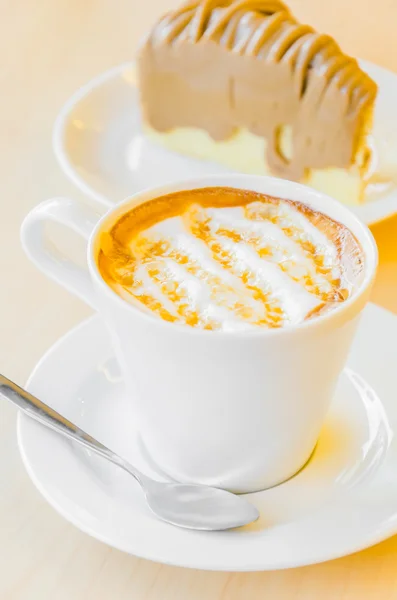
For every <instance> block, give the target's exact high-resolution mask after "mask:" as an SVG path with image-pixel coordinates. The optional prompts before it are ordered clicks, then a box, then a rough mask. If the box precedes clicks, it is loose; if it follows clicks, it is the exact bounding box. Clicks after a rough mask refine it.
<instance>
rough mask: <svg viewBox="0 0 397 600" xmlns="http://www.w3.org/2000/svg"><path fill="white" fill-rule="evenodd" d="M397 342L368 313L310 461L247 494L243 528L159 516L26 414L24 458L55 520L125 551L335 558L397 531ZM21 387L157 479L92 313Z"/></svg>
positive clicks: (215, 560)
mask: <svg viewBox="0 0 397 600" xmlns="http://www.w3.org/2000/svg"><path fill="white" fill-rule="evenodd" d="M214 335H216V334H214ZM396 340H397V318H396V317H394V316H393V315H391V314H390V313H388V312H386V311H384V310H382V309H380V308H377V307H375V306H369V307H368V308H367V309H366V310H365V313H364V315H363V319H362V323H361V327H360V330H359V333H358V336H357V339H356V341H355V344H354V348H353V351H352V353H351V355H350V358H349V361H348V365H349V366H348V368H347V369H346V371H345V373H344V374H343V376H342V378H341V381H340V384H339V387H338V391H337V393H336V396H335V399H334V402H333V405H332V407H331V410H330V412H329V415H328V417H327V420H326V423H325V426H324V429H323V431H322V434H321V437H320V440H319V443H318V445H317V448H316V450H315V452H314V455H313V457H312V458H311V460H310V461H309V463H308V464H307V465H306V467H305V468H304V469H303V470H302V471H301V472H300V473H298V474H297V475H296V476H295V477H293V478H292V479H290V480H289V481H287V482H286V483H284V484H282V485H280V486H278V487H275V488H273V489H271V490H267V491H264V492H259V493H255V494H251V495H250V500H251V501H252V502H253V503H255V504H256V505H257V506H258V508H259V509H260V512H261V518H260V520H259V521H258V522H257V523H255V524H253V525H251V526H248V527H246V528H242V529H239V530H234V531H228V532H222V533H204V532H192V531H187V530H182V529H178V528H176V527H173V526H171V525H167V524H166V523H163V522H160V521H158V520H157V519H156V518H155V517H154V515H152V514H151V513H150V511H149V510H148V508H147V507H146V504H145V501H144V499H143V496H142V493H141V491H140V490H139V488H138V486H137V484H136V483H135V482H134V481H133V480H132V478H131V477H129V476H128V475H127V474H126V473H124V472H122V471H121V470H118V469H117V468H116V467H114V466H113V465H109V464H107V463H105V462H103V461H102V459H100V458H98V457H97V456H93V455H90V453H89V452H87V451H85V450H82V449H81V448H80V447H77V446H76V445H74V444H73V443H71V442H69V441H67V440H65V439H63V438H61V437H58V436H57V434H55V433H53V432H51V431H49V430H46V429H44V428H43V427H42V426H40V425H39V424H38V423H36V422H34V421H31V420H30V419H29V418H28V417H26V416H24V415H22V416H20V418H19V421H18V439H19V447H20V450H21V454H22V458H23V461H24V463H25V466H26V468H27V470H28V472H29V475H30V477H31V478H32V480H33V482H34V484H35V485H36V486H37V488H38V489H39V490H40V492H41V493H42V494H43V496H44V497H45V498H46V499H47V500H48V502H49V503H50V504H51V505H52V506H53V507H54V508H55V509H56V510H57V511H58V512H59V513H60V514H61V515H63V516H64V517H65V518H66V519H68V520H69V521H71V522H72V523H74V524H75V525H76V526H77V527H79V528H80V529H82V530H83V531H85V532H87V533H89V534H90V535H92V536H94V537H96V538H98V539H99V540H102V541H104V542H106V543H107V544H109V545H110V546H114V547H115V548H118V549H121V550H124V551H125V552H129V553H132V554H135V555H138V556H142V557H145V558H148V559H152V560H155V561H160V562H164V563H169V564H173V565H179V566H185V567H194V568H200V569H214V570H230V571H253V570H264V569H280V568H285V567H293V566H300V565H307V564H311V563H316V562H320V561H325V560H328V559H332V558H336V557H339V556H342V555H345V554H348V553H351V552H355V551H357V550H360V549H362V548H365V547H367V546H369V545H371V544H374V543H376V542H379V541H381V540H383V539H384V538H386V537H388V536H390V535H392V534H394V533H396V532H397V469H396V464H397V441H396V440H395V438H393V431H394V430H395V429H396V427H397V403H396V383H397V373H396ZM325 359H326V357H325ZM286 375H287V374H286ZM153 376H155V373H154V374H153ZM28 387H29V389H30V390H31V391H32V392H33V393H36V394H37V395H38V396H39V397H41V398H42V399H43V400H44V401H46V402H48V403H49V404H51V405H52V406H53V407H54V408H55V409H57V410H59V411H60V412H62V413H64V414H65V415H66V416H67V417H69V418H71V419H73V420H75V421H76V422H77V423H78V424H79V425H80V426H81V427H82V428H83V429H85V430H87V431H88V432H89V433H91V434H93V435H94V436H97V437H98V439H99V440H101V441H102V442H103V443H105V444H108V445H109V446H110V447H111V448H112V449H114V450H116V451H118V452H119V453H120V454H122V455H124V456H125V457H126V458H128V459H129V460H130V461H131V462H133V463H134V464H136V465H137V466H138V467H139V468H141V469H142V470H143V471H145V472H147V473H151V474H154V475H155V476H156V475H158V476H160V477H161V474H158V473H157V474H156V468H155V466H154V465H150V464H149V463H148V461H147V457H145V456H144V454H143V450H142V446H141V444H140V442H139V436H138V435H137V434H136V433H135V432H134V430H133V427H134V416H133V414H132V409H131V406H130V404H129V402H128V399H127V398H126V396H125V393H124V386H123V383H122V381H121V380H120V377H119V375H118V369H117V365H116V363H115V361H114V359H113V358H112V353H111V349H110V343H109V339H108V335H107V333H106V331H105V328H104V326H103V325H102V323H101V321H100V320H99V319H98V318H97V317H95V318H93V319H91V320H89V321H87V322H85V323H83V324H82V325H80V326H79V327H78V328H77V329H74V330H73V331H71V332H70V333H69V334H68V335H67V336H66V337H64V338H63V339H62V340H60V341H59V342H58V343H57V344H56V345H55V346H54V347H53V348H52V349H51V350H50V351H49V352H48V353H47V354H46V355H45V356H44V358H43V359H42V360H41V361H40V363H39V365H38V366H37V367H36V369H35V371H34V373H33V375H32V376H31V378H30V380H29V383H28Z"/></svg>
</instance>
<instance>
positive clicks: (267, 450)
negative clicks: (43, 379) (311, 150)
mask: <svg viewBox="0 0 397 600" xmlns="http://www.w3.org/2000/svg"><path fill="white" fill-rule="evenodd" d="M208 186H232V187H236V188H243V189H250V190H254V191H257V192H263V193H267V194H270V195H273V196H278V197H281V198H288V199H291V200H298V201H301V202H304V203H306V204H308V205H309V206H310V207H312V208H313V209H315V210H319V211H322V212H323V213H325V214H326V215H329V216H330V217H332V218H334V219H335V220H337V221H339V222H341V223H343V224H344V225H346V226H347V227H348V228H349V229H350V230H351V231H352V232H353V233H354V235H355V236H356V237H357V239H358V240H359V241H360V243H361V245H362V248H363V251H364V254H365V275H364V278H363V281H362V283H361V285H360V287H359V289H358V290H357V291H356V292H355V294H354V295H353V296H352V297H351V298H349V299H348V300H347V301H346V302H344V303H342V304H341V305H340V306H339V307H338V308H336V309H334V310H333V311H330V312H328V313H326V314H324V315H322V316H318V317H316V318H313V319H312V320H308V321H306V322H304V323H302V324H300V325H298V326H293V327H286V328H281V329H271V330H268V329H261V330H258V331H245V332H213V331H204V330H199V329H195V328H191V327H188V326H185V325H178V324H175V323H169V322H166V321H163V320H161V319H159V318H157V317H155V316H152V315H150V314H148V313H146V312H145V311H143V310H140V309H139V307H135V306H133V305H131V304H128V303H127V302H125V301H124V300H123V299H121V298H120V297H119V296H118V295H117V294H116V293H115V292H114V291H113V290H112V289H111V288H110V287H109V286H108V285H107V284H106V283H105V281H104V280H103V279H102V277H101V275H100V273H99V271H98V268H97V264H96V255H97V252H98V245H99V235H98V234H99V233H100V232H101V231H104V230H106V229H109V228H110V227H111V225H112V224H113V223H114V222H115V221H116V220H117V218H118V217H119V216H120V215H122V214H123V213H125V212H126V211H128V209H129V208H131V207H132V206H135V205H137V204H140V203H142V202H145V201H147V200H150V199H152V198H156V197H159V196H161V195H163V194H168V193H170V192H174V191H178V190H186V189H194V188H202V187H208ZM46 221H56V222H58V223H63V224H64V225H66V226H67V227H69V228H71V229H73V230H74V231H77V232H78V233H80V234H81V235H82V236H84V237H85V238H86V239H87V240H88V251H87V264H88V269H86V270H85V269H82V268H80V267H78V266H77V265H75V264H74V263H73V262H72V261H71V260H69V259H68V258H66V257H59V255H57V254H56V253H54V252H53V251H51V250H49V249H48V247H47V246H48V245H46V243H45V242H46V239H45V237H46V236H45V234H44V228H43V225H44V223H45V222H46ZM22 242H23V246H24V248H25V250H26V252H27V254H28V256H29V257H30V259H31V260H32V261H33V262H34V263H35V264H36V265H37V266H38V267H39V268H40V269H42V270H43V271H44V272H45V273H46V274H47V275H49V276H50V277H52V278H53V279H55V280H56V281H58V282H59V283H61V284H62V285H63V286H65V287H66V288H67V289H69V290H70V291H71V292H73V293H75V294H77V295H78V296H79V297H80V298H82V299H83V300H85V301H86V302H88V303H89V304H90V305H91V306H93V307H94V308H95V309H96V310H97V311H98V312H99V313H100V315H101V316H102V317H103V319H104V321H105V323H106V324H107V326H108V329H109V331H110V334H111V336H112V340H113V344H114V350H115V353H116V356H117V359H118V361H119V363H120V366H121V369H122V373H123V376H124V379H125V384H126V386H127V390H128V394H129V399H130V402H131V403H132V405H133V409H134V413H135V418H136V422H135V423H131V428H132V429H133V428H134V429H135V428H136V427H138V428H139V431H140V434H141V436H142V439H143V442H144V444H145V446H146V449H147V452H148V453H149V454H150V455H151V457H152V459H153V460H154V461H155V462H156V463H157V464H158V465H159V467H160V468H161V469H162V470H163V471H165V472H166V473H168V474H169V475H170V476H171V477H173V478H175V479H176V480H178V481H183V482H196V483H201V484H207V485H213V486H217V487H222V488H226V489H229V490H232V491H237V492H249V491H254V490H260V489H264V488H267V487H270V486H273V485H276V484H277V483H280V482H282V481H284V480H286V479H287V478H289V477H291V476H292V475H293V474H294V473H296V472H297V471H298V470H299V469H300V468H301V467H302V466H303V465H304V464H305V462H306V461H307V460H308V459H309V457H310V455H311V453H312V451H313V449H314V447H315V444H316V442H317V439H318V436H319V433H320V429H321V426H322V424H323V421H324V418H325V415H326V413H327V410H328V407H329V404H330V402H331V400H332V396H333V393H334V389H335V385H336V383H337V380H338V376H339V374H340V373H341V371H342V369H343V366H344V364H345V361H346V357H347V355H348V352H349V348H350V345H351V342H352V339H353V336H354V332H355V329H356V326H357V321H358V317H359V315H360V313H361V311H362V310H363V308H364V306H365V304H366V302H367V300H368V296H369V293H370V289H371V284H372V282H373V280H374V276H375V272H376V266H377V248H376V244H375V241H374V239H373V237H372V235H371V233H370V231H369V230H368V228H367V227H366V226H365V225H364V224H363V223H361V222H360V221H359V220H358V219H357V218H356V217H355V216H354V215H353V214H352V213H351V212H350V211H349V210H348V209H347V208H345V207H344V206H343V205H342V204H340V203H339V202H337V201H335V200H332V199H331V198H329V197H327V196H325V195H323V194H321V193H318V192H316V191H314V190H312V189H310V188H307V187H305V186H303V185H299V184H296V183H293V182H290V181H285V180H279V179H274V178H271V177H259V176H251V175H237V174H236V175H221V176H211V177H202V178H199V179H191V180H186V181H181V182H177V183H171V184H168V185H163V186H161V187H157V188H154V189H150V190H145V191H142V192H139V193H137V194H135V195H134V196H133V197H132V198H130V199H128V200H126V201H125V202H122V203H121V204H119V205H118V206H116V207H114V208H112V209H111V210H110V211H109V212H108V213H107V214H106V215H105V216H104V217H102V218H99V217H98V215H97V214H96V213H95V212H94V211H91V210H90V209H88V208H86V207H83V206H82V205H80V204H78V203H76V202H73V201H72V200H68V199H65V198H55V199H53V200H49V201H47V202H44V203H43V204H41V205H39V206H37V207H36V208H34V209H33V210H32V212H31V213H30V214H29V215H28V216H27V218H26V219H25V221H24V223H23V226H22ZM109 409H110V410H111V408H110V407H109Z"/></svg>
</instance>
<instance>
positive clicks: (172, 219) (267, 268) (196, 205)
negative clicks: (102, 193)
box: [98, 187, 364, 331]
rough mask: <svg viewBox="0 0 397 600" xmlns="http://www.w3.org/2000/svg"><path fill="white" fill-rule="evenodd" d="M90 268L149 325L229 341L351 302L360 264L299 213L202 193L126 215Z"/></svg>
mask: <svg viewBox="0 0 397 600" xmlns="http://www.w3.org/2000/svg"><path fill="white" fill-rule="evenodd" d="M98 266H99V270H100V273H101V275H102V277H103V279H104V280H105V281H106V282H107V283H108V285H109V286H110V287H111V288H112V289H113V290H114V291H115V292H116V293H117V294H119V295H120V296H121V297H122V298H124V299H125V300H127V301H128V302H131V303H132V304H134V305H136V306H138V307H140V308H141V309H142V310H145V311H149V312H151V313H152V314H153V315H154V316H157V317H159V318H162V319H164V320H166V321H169V322H175V323H179V324H185V325H189V326H192V327H198V328H201V329H210V330H224V331H238V330H248V329H257V328H260V327H265V328H279V327H286V326H289V325H296V324H298V323H301V322H303V321H305V320H306V319H311V318H314V317H316V316H318V315H321V314H324V313H325V312H327V311H329V310H332V309H333V308H335V307H336V306H338V305H339V304H340V303H341V302H344V301H345V300H347V299H348V298H349V297H350V296H351V295H352V294H354V291H355V289H356V288H357V286H358V284H359V282H360V281H361V278H362V275H363V272H364V256H363V251H362V249H361V246H360V244H359V242H358V241H357V240H356V238H355V237H354V235H353V234H352V233H351V232H350V230H349V229H348V228H347V227H345V226H344V225H342V224H341V223H338V222H336V221H335V220H333V219H331V218H330V217H328V216H326V215H324V214H322V213H321V212H318V211H315V210H313V209H311V208H309V207H308V206H306V205H305V204H302V203H300V202H296V201H292V200H285V199H280V198H275V197H272V196H268V195H265V194H260V193H257V192H253V191H247V190H240V189H234V188H228V187H211V188H202V189H195V190H187V191H182V192H175V193H172V194H168V195H166V196H162V197H160V198H157V199H154V200H150V201H147V202H145V203H143V204H141V205H139V206H137V207H134V208H132V209H130V210H129V211H128V212H126V213H125V214H124V215H123V216H121V217H120V218H119V219H118V221H117V222H116V223H115V224H114V225H113V226H112V228H111V229H110V230H109V231H105V232H102V234H101V236H100V249H99V254H98Z"/></svg>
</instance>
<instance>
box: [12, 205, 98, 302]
mask: <svg viewBox="0 0 397 600" xmlns="http://www.w3.org/2000/svg"><path fill="white" fill-rule="evenodd" d="M101 216H102V215H100V214H98V213H97V212H95V211H94V210H93V209H90V208H88V207H87V206H84V205H83V204H80V203H78V202H75V201H73V200H70V199H69V198H53V199H51V200H47V201H45V202H42V203H41V204H39V205H38V206H36V207H35V208H34V209H33V210H32V211H31V212H30V213H29V214H28V216H27V217H26V218H25V220H24V222H23V224H22V227H21V241H22V246H23V248H24V250H25V252H26V254H27V255H28V257H29V258H30V260H31V261H32V262H33V263H34V264H35V265H36V266H37V267H38V268H39V269H40V270H41V271H43V272H44V273H45V274H46V275H48V276H49V277H50V278H51V279H53V280H54V281H56V282H57V283H59V284H60V285H62V286H63V287H65V288H66V289H67V290H68V291H70V292H72V293H73V294H75V295H76V296H78V297H79V298H81V299H82V300H84V301H85V302H87V304H89V305H90V306H92V307H93V308H95V304H96V303H95V295H94V289H93V285H92V282H91V279H90V275H89V273H88V269H87V268H82V267H79V266H78V265H76V264H75V263H74V262H73V261H72V260H71V259H70V258H68V257H67V256H66V255H65V254H63V253H61V252H60V251H59V250H57V249H56V248H55V247H51V244H50V243H49V239H48V236H47V235H46V233H45V224H46V223H48V222H55V223H60V224H61V225H64V226H65V227H67V228H68V229H71V230H72V231H74V232H76V233H78V234H79V235H81V236H82V237H83V238H84V239H85V240H87V241H88V239H89V237H90V235H91V233H92V231H93V229H94V227H95V225H96V224H97V222H98V220H99V219H100V218H101Z"/></svg>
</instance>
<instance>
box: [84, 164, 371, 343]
mask: <svg viewBox="0 0 397 600" xmlns="http://www.w3.org/2000/svg"><path fill="white" fill-rule="evenodd" d="M243 181H246V182H247V184H246V185H236V184H237V183H238V182H241V183H242V182H243ZM249 181H250V182H252V183H251V185H250V184H249V183H248V182H249ZM216 182H218V183H216ZM255 184H257V185H255ZM204 187H235V188H238V189H246V190H252V191H259V192H260V193H263V194H269V195H272V196H275V197H278V198H281V199H287V200H297V201H299V202H302V203H303V204H306V205H308V206H309V207H312V208H314V210H316V211H318V212H323V214H325V215H326V216H329V217H331V218H332V219H334V220H336V221H338V222H340V223H342V224H344V225H345V226H346V227H348V228H349V229H350V231H352V233H353V234H354V235H355V236H356V238H357V239H358V241H359V242H360V244H361V246H362V248H363V251H364V256H365V274H364V278H363V280H362V281H361V283H360V286H359V288H358V289H357V290H356V291H355V293H354V294H353V295H352V296H351V297H350V298H348V299H347V300H346V301H344V302H343V303H341V304H340V306H338V307H336V308H334V309H333V310H331V311H328V312H326V313H325V314H323V315H320V316H318V317H315V318H313V319H308V320H305V321H302V322H300V323H297V324H296V325H288V326H286V327H278V328H265V327H263V328H262V327H258V328H257V329H253V328H252V329H246V330H239V331H233V330H232V331H224V330H220V331H215V332H214V331H211V330H206V329H200V328H196V327H189V326H187V325H184V324H180V323H174V322H172V323H170V322H168V321H165V320H164V319H161V318H157V317H155V316H153V315H152V314H151V313H150V312H147V311H145V310H142V309H140V308H139V307H138V306H135V305H134V304H132V303H129V302H127V301H126V300H124V299H123V298H122V297H121V296H119V295H118V294H117V293H116V292H115V291H114V290H113V289H112V288H111V287H110V286H109V285H108V284H107V283H106V282H105V280H104V279H103V277H102V276H101V274H100V272H99V268H98V264H97V260H96V256H97V247H98V238H99V235H98V234H99V233H100V232H101V231H103V230H104V225H105V223H107V224H108V225H109V226H111V224H113V223H114V222H115V221H116V220H117V217H118V216H120V215H122V214H123V213H124V212H125V209H126V207H131V208H132V207H134V206H139V205H140V204H144V203H145V202H147V201H149V200H151V199H154V198H158V197H160V196H164V195H166V194H169V193H173V192H176V191H183V190H193V189H197V188H204ZM259 187H260V188H262V187H263V189H258V188H259ZM265 188H268V189H265ZM272 188H275V189H272ZM284 194H285V195H284ZM297 196H298V197H297ZM301 196H303V197H304V198H305V199H303V200H302V199H300V197H301ZM322 203H323V204H324V205H325V206H324V207H320V208H319V207H318V206H317V205H318V204H320V205H321V204H322ZM329 207H331V211H329V210H328V208H329ZM330 213H331V214H330ZM340 217H342V218H340ZM87 262H88V267H89V270H90V274H91V277H92V278H93V280H94V281H95V283H96V284H97V285H98V286H99V288H100V290H101V292H103V293H105V295H106V296H108V297H109V298H110V299H111V300H112V301H114V302H116V304H117V305H118V306H120V308H123V309H124V310H130V311H132V312H133V313H134V314H135V315H136V316H139V317H141V318H142V319H144V320H147V323H148V325H150V324H152V325H153V326H157V327H159V328H166V329H168V330H169V329H170V328H171V331H174V332H175V331H178V332H179V333H181V334H186V335H193V336H213V337H217V338H218V337H229V338H230V337H234V336H236V337H239V338H247V337H250V338H251V337H260V336H266V337H267V336H281V335H287V334H290V335H291V334H294V333H297V332H301V331H306V330H311V329H313V328H314V327H319V326H321V325H325V324H326V323H329V322H330V321H333V320H337V318H338V317H341V316H342V315H343V313H347V312H354V308H355V307H356V306H358V307H359V310H357V312H356V314H358V313H359V312H360V310H361V308H362V307H363V306H362V304H363V303H362V300H363V296H364V295H365V293H366V292H367V291H368V289H369V288H370V287H371V285H372V283H373V280H374V278H375V275H376V270H377V266H378V248H377V245H376V241H375V239H374V236H373V234H372V233H371V231H370V230H369V228H368V227H367V225H366V224H365V223H364V222H362V221H361V220H360V219H359V218H358V217H357V216H356V215H355V214H354V213H353V212H352V211H351V210H350V209H349V208H348V207H346V205H344V204H342V203H341V202H339V201H338V200H335V199H334V198H332V197H330V196H328V195H327V194H324V193H322V192H319V191H317V190H314V189H313V188H310V187H308V186H306V185H303V184H301V183H296V182H293V181H289V180H286V179H279V178H276V177H271V176H266V175H247V174H241V173H232V174H222V173H220V174H214V175H206V176H201V177H196V178H189V179H178V180H174V181H172V182H169V183H165V184H163V185H158V186H154V187H147V188H145V189H143V190H140V191H138V192H136V193H134V194H133V195H131V196H128V197H127V198H125V199H124V200H122V201H121V202H119V203H118V204H116V205H114V206H113V207H110V208H109V210H108V211H107V212H106V213H105V214H104V215H103V216H102V217H101V218H100V219H99V220H98V222H97V223H96V225H95V227H94V229H93V231H92V232H91V235H90V238H89V241H88V245H87ZM354 316H355V314H354V315H353V316H352V317H351V318H353V317H354ZM215 334H216V335H215Z"/></svg>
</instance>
